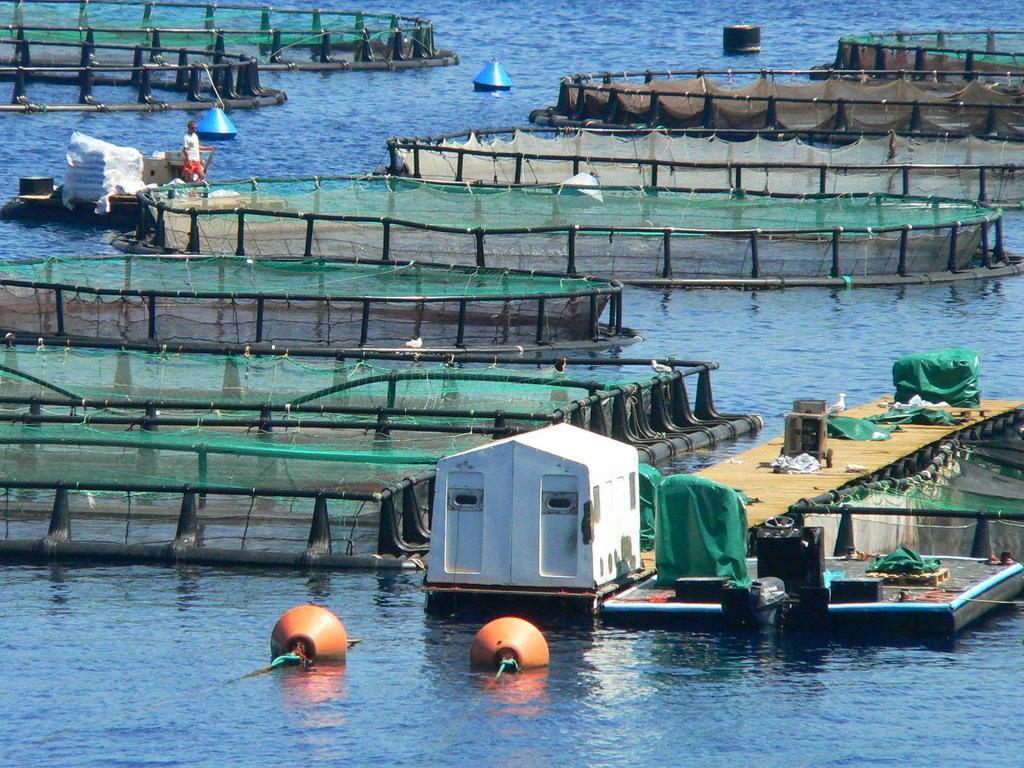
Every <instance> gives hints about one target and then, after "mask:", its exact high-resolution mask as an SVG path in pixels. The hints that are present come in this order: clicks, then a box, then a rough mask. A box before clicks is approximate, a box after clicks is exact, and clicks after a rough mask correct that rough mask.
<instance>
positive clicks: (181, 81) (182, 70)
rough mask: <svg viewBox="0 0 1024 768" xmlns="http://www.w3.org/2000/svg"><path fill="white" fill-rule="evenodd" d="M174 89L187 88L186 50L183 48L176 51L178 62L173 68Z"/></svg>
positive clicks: (181, 89)
mask: <svg viewBox="0 0 1024 768" xmlns="http://www.w3.org/2000/svg"><path fill="white" fill-rule="evenodd" d="M174 90H176V91H185V90H188V51H187V50H185V49H184V48H182V49H180V50H179V51H178V64H177V68H176V69H175V70H174Z"/></svg>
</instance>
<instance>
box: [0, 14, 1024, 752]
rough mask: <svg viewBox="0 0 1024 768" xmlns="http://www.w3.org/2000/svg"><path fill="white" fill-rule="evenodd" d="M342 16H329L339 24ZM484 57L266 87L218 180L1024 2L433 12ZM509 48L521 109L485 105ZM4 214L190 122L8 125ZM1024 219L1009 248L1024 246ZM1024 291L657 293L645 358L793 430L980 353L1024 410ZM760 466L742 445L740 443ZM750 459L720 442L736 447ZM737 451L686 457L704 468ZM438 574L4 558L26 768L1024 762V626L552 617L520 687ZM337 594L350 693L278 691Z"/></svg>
mask: <svg viewBox="0 0 1024 768" xmlns="http://www.w3.org/2000/svg"><path fill="white" fill-rule="evenodd" d="M322 6H323V7H327V4H326V3H324V4H322ZM385 10H389V11H390V10H394V11H399V12H406V13H412V14H420V15H424V16H429V17H431V18H433V19H435V21H436V23H437V41H438V44H439V45H441V46H442V47H451V48H454V49H455V50H457V51H458V52H459V54H460V56H461V57H462V61H463V64H462V65H461V66H458V67H451V68H445V69H434V70H424V71H416V72H404V73H397V74H395V73H353V74H341V75H324V76H321V75H315V74H307V75H297V74H281V75H264V84H267V85H280V86H281V87H283V88H285V89H286V90H287V91H288V94H289V101H288V102H287V104H285V105H284V106H282V107H279V108H267V109H262V110H256V111H253V112H236V113H233V114H232V119H233V120H234V122H235V124H236V125H237V127H238V128H239V131H240V138H239V139H238V141H236V142H235V143H233V144H231V145H229V146H228V147H226V148H225V149H224V150H223V151H222V152H220V153H219V154H218V157H217V159H216V164H215V166H214V168H215V175H216V176H218V177H221V178H232V177H239V176H247V175H256V174H258V175H287V174H295V175H306V174H310V173H320V174H324V175H326V174H332V173H343V172H361V171H366V170H369V169H372V168H374V167H376V166H378V165H381V164H383V163H384V162H385V161H386V151H385V144H384V142H385V139H386V138H387V137H388V136H391V135H396V134H398V135H422V134H430V133H441V132H447V131H456V130H462V129H465V128H468V127H485V126H489V127H495V126H504V125H515V124H523V123H525V121H526V116H527V114H528V112H529V111H530V110H531V109H534V108H536V107H539V106H544V105H547V104H550V103H552V102H553V101H554V99H555V98H556V95H557V82H558V78H559V77H560V76H561V75H563V74H566V73H571V72H578V71H593V70H600V69H627V68H628V69H644V68H672V67H677V68H695V67H698V66H705V67H718V66H723V67H724V66H734V67H747V66H786V67H805V66H811V65H814V64H818V63H822V62H825V61H829V60H830V59H831V58H832V57H833V55H834V51H835V41H836V38H837V37H838V36H839V35H840V34H842V33H847V32H855V31H867V30H873V29H891V28H896V27H902V28H938V27H957V26H960V27H962V26H965V25H966V26H972V27H980V28H984V27H988V26H994V27H1011V28H1013V27H1017V28H1019V27H1020V26H1022V25H1021V8H1020V5H1019V3H1018V2H1012V1H1011V0H995V1H993V2H981V3H975V4H973V5H972V6H971V7H970V9H969V12H967V13H965V10H968V9H965V8H964V6H963V5H961V4H954V3H949V2H942V3H934V2H924V0H905V2H902V3H889V2H881V0H864V1H862V2H857V3H834V2H814V3H811V2H806V1H805V0H794V1H791V2H781V1H780V0H772V1H770V2H758V3H750V2H746V3H740V2H714V3H712V2H706V1H701V2H690V3H679V2H647V3H642V4H641V3H631V4H626V3H615V2H597V1H596V0H580V1H579V2H574V3H545V2H539V0H521V1H520V2H505V1H501V0H499V1H497V2H490V3H480V2H461V3H457V2H451V1H450V0H448V1H445V2H425V3H424V4H423V5H418V6H412V5H405V4H403V5H401V6H393V7H387V8H385ZM737 22H749V23H759V24H762V25H763V27H764V32H763V46H764V52H763V53H762V54H761V55H760V56H757V57H753V58H742V59H738V58H726V57H724V56H723V55H722V54H721V27H722V25H723V24H727V23H737ZM491 58H498V59H500V60H501V61H502V63H503V64H504V65H505V66H506V68H507V69H508V70H509V72H510V74H511V75H512V77H513V79H514V81H515V88H514V90H513V91H512V92H511V93H508V94H501V95H496V96H495V95H487V94H479V93H475V92H474V91H473V90H472V87H471V85H470V82H471V80H472V78H473V76H474V75H475V74H476V72H477V71H478V70H479V68H480V67H482V66H483V64H484V63H486V62H487V61H489V60H490V59H491ZM0 119H2V120H3V121H4V122H5V130H4V132H3V135H4V140H3V141H2V142H0V167H3V168H4V169H5V175H4V178H3V179H0V192H2V193H3V196H4V197H8V196H10V195H13V194H14V193H15V190H16V183H17V182H16V179H17V177H18V176H19V175H31V174H39V173H52V174H54V175H58V176H59V174H60V168H61V165H62V163H63V151H64V147H65V144H66V142H67V138H68V136H69V135H70V133H71V131H72V130H83V131H86V132H87V133H91V134H93V135H96V136H98V137H101V138H104V139H107V140H110V141H115V142H119V143H126V144H131V145H134V146H140V147H141V148H143V149H145V150H147V151H152V150H157V149H165V148H173V147H176V146H178V142H179V141H180V135H181V133H182V127H183V123H184V120H185V117H184V115H182V114H181V113H168V114H154V115H131V114H125V115H120V114H111V115H64V114H50V115H33V116H14V115H8V116H4V117H2V118H0ZM1022 231H1024V227H1022V226H1021V221H1020V220H1019V219H1018V220H1014V221H1011V222H1010V224H1009V231H1008V241H1009V243H1010V245H1011V247H1016V248H1017V250H1019V251H1024V233H1022ZM106 250H108V246H107V245H106V239H105V236H104V235H103V234H102V233H100V234H93V233H84V232H82V231H74V230H68V229H64V228H61V227H57V226H49V225H36V226H25V225H14V224H3V225H2V226H0V258H11V259H16V258H25V257H34V256H41V255H52V254H70V253H76V254H84V253H95V252H100V251H106ZM1022 306H1024V280H1021V279H1017V280H1003V281H988V282H979V283H965V284H960V285H955V286H934V287H926V286H917V287H907V288H893V289H877V290H852V291H841V292H832V291H823V290H787V291H784V292H754V293H751V292H727V291H675V292H662V291H644V290H632V291H630V293H629V296H628V299H627V308H626V321H627V324H628V325H630V326H632V327H635V328H637V329H639V330H641V331H642V332H643V333H644V335H645V336H646V340H645V341H644V342H642V343H641V344H639V345H636V346H633V347H632V348H630V349H629V350H627V353H628V354H634V353H635V354H638V355H654V354H666V355H667V354H673V355H678V356H681V357H688V358H701V359H712V360H717V361H719V362H720V363H721V365H722V368H721V370H720V371H719V372H718V373H717V374H716V395H717V397H718V400H719V405H720V406H721V407H723V408H725V409H729V410H739V409H745V410H756V411H759V412H761V413H763V414H765V416H766V417H767V418H768V421H769V428H768V430H767V433H768V434H772V433H775V432H778V430H779V429H780V427H781V415H782V414H783V413H784V412H785V411H786V410H787V408H788V406H789V404H790V402H791V401H792V400H793V399H794V398H795V397H800V396H814V397H823V398H833V397H834V396H835V394H836V393H837V392H839V391H845V392H846V393H847V396H848V399H849V400H851V401H853V402H859V401H864V400H867V399H869V398H874V397H877V396H879V395H881V394H884V393H886V392H887V390H888V387H889V370H890V366H891V363H892V361H893V359H895V358H896V357H898V356H899V355H902V354H905V353H908V352H913V351H919V350H922V349H928V348H933V347H937V346H945V345H954V344H955V345H964V346H972V347H975V348H977V349H978V350H980V351H981V353H982V359H983V369H982V384H983V389H984V393H985V395H986V396H990V397H1007V398H1010V397H1021V395H1022V392H1021V384H1020V367H1021V365H1020V361H1021V355H1020V347H1019V346H1018V345H1019V344H1020V340H1021V332H1022V330H1024V321H1022V319H1021V317H1020V307H1022ZM740 447H742V446H740ZM736 449H737V448H736V447H732V448H729V447H727V448H725V449H723V452H728V451H731V450H736ZM720 455H721V453H706V454H703V455H701V456H699V457H696V458H694V459H690V460H688V461H687V462H686V464H687V465H689V466H692V465H695V464H700V463H706V462H708V461H711V460H714V459H715V458H717V457H718V456H720ZM420 581H421V577H420V576H418V575H414V574H400V575H395V574H388V575H377V574H367V573H345V574H331V575H326V576H312V577H311V576H308V575H298V574H281V573H274V574H261V573H256V572H237V571H234V572H223V571H216V570H210V569H199V568H181V569H170V568H144V567H136V568H61V567H47V568H35V567H7V568H0V658H2V659H3V660H4V663H5V665H6V674H5V675H4V676H3V683H2V684H0V691H2V693H3V695H2V697H0V702H2V707H3V719H2V721H0V722H2V726H0V765H19V766H20V765H61V766H91V765H125V766H177V765H211V766H217V765H319V764H324V765H335V764H346V765H438V764H444V765H455V766H467V767H468V766H479V765H523V766H535V765H544V766H547V765H563V764H566V765H568V764H581V765H582V764H585V765H595V766H605V765H608V766H611V765H615V766H620V765H638V764H641V763H643V764H649V765H668V764H689V765H699V766H703V765H709V766H712V765H729V766H735V765H740V764H749V763H755V762H756V763H757V764H760V765H769V766H775V765H786V766H804V765H814V766H846V765H865V764H872V765H897V764H898V765H902V766H907V765H926V764H929V765H936V766H945V765H952V764H956V763H959V764H966V765H978V764H981V763H982V762H985V763H988V762H990V761H993V760H995V761H998V762H1000V763H1004V764H1011V765H1015V764H1019V763H1020V762H1021V755H1022V754H1024V749H1022V747H1024V739H1022V737H1021V735H1020V734H1021V732H1022V726H1024V715H1022V714H1021V711H1020V707H1019V706H1018V705H1017V702H1016V696H1015V694H1016V693H1017V692H1018V691H1019V690H1020V689H1021V686H1022V684H1024V671H1022V670H1024V665H1022V663H1021V662H1022V657H1024V647H1022V645H1021V638H1022V637H1024V618H1022V616H1021V614H1020V613H1019V612H1018V611H1016V610H1015V609H1011V610H1010V611H1008V612H1003V613H1001V614H999V615H997V616H995V617H994V618H992V619H990V620H988V621H986V622H984V623H983V624H981V625H979V626H977V627H976V628H973V629H971V630H970V631H968V632H966V633H965V634H964V635H963V636H962V637H961V638H960V639H959V640H958V641H957V642H956V643H944V644H938V645H936V644H931V643H905V644H882V645H873V644H851V643H842V642H836V641H831V640H826V639H822V638H818V637H814V636H799V635H798V636H787V637H778V636H776V635H774V634H757V635H738V636H724V637H723V636H712V635H704V634H696V633H693V634H683V635H678V634H672V633H666V632H632V631H629V632H627V631H619V630H611V629H603V628H597V629H593V630H591V629H582V628H579V627H576V628H567V627H552V628H550V629H549V631H548V638H549V641H550V644H551V652H552V666H551V669H550V671H549V672H548V673H547V675H545V676H541V677H530V678H527V677H523V678H511V679H508V680H506V681H505V682H503V683H502V684H500V685H496V684H494V683H493V681H490V680H488V679H487V678H486V677H481V676H478V675H474V674H471V673H470V672H469V671H468V670H467V658H468V649H469V645H470V643H471V641H472V637H473V634H474V632H475V630H476V628H477V627H476V626H475V625H471V624H464V623H452V622H447V621H442V620H436V619H430V618H427V617H426V616H425V615H424V613H423V596H422V593H421V592H420ZM305 601H314V602H318V603H321V604H323V605H326V606H328V607H330V608H331V609H332V610H334V611H336V612H337V613H339V614H340V615H341V616H342V617H343V618H344V620H345V622H346V624H347V626H348V628H349V632H350V634H351V635H353V636H354V637H357V638H360V639H362V640H363V642H362V643H361V644H359V645H358V646H356V647H355V648H354V649H353V651H352V654H351V656H350V662H349V664H348V666H347V668H346V669H345V670H344V671H343V672H341V673H331V672H329V671H328V670H322V671H320V672H317V673H314V674H296V673H275V674H271V675H264V676H260V677H255V678H248V679H241V680H239V679H238V678H240V677H241V676H242V675H244V674H245V673H247V672H249V671H251V670H254V669H256V668H258V667H260V666H262V665H263V664H265V663H266V661H267V659H268V652H269V651H268V637H269V632H270V629H271V627H272V626H273V624H274V622H275V621H276V619H277V618H278V616H280V614H281V613H283V612H284V611H285V610H287V609H288V608H289V607H291V606H292V605H295V604H297V603H301V602H305Z"/></svg>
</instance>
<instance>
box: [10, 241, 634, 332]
mask: <svg viewBox="0 0 1024 768" xmlns="http://www.w3.org/2000/svg"><path fill="white" fill-rule="evenodd" d="M240 255H244V254H240ZM111 258H112V259H115V260H120V259H122V258H124V257H119V256H115V257H111ZM142 258H143V259H145V258H147V257H142ZM315 260H316V262H317V263H318V264H322V265H330V264H357V263H360V262H358V261H356V260H346V259H326V258H317V259H315ZM96 261H97V262H102V259H97V260H96ZM261 261H265V262H287V261H295V260H288V259H261ZM40 263H42V262H40ZM362 263H366V262H362ZM372 263H373V264H378V263H379V262H372ZM419 266H420V267H423V268H426V269H437V270H443V271H445V272H457V273H458V272H461V273H465V274H466V275H473V274H478V273H479V271H480V270H479V268H475V267H460V266H457V265H441V264H430V263H420V264H419ZM493 273H494V275H495V277H496V278H499V277H501V276H502V275H513V276H517V277H531V276H537V277H558V276H559V275H553V274H551V273H542V272H521V271H518V270H511V269H501V270H498V269H496V270H493ZM578 279H581V280H588V281H592V282H593V284H592V285H590V286H588V287H587V288H585V289H581V290H564V291H536V292H526V293H516V292H510V293H504V294H500V295H499V294H495V293H493V292H481V293H460V294H457V295H455V294H452V295H445V294H437V295H431V294H415V295H409V294H386V293H380V294H373V293H367V292H361V293H350V294H348V293H337V294H326V295H325V294H323V293H306V292H303V291H301V290H300V291H297V292H291V291H287V292H280V293H273V292H266V291H236V290H230V291H228V290H221V291H215V290H209V291H195V290H171V289H162V290H157V289H139V288H103V287H98V286H95V285H80V284H75V283H67V282H61V281H53V280H26V279H20V278H12V277H9V276H6V275H4V274H3V273H2V271H0V286H4V287H11V288H29V289H32V290H35V291H48V292H52V293H53V301H54V323H55V326H56V327H55V328H53V329H52V333H53V334H54V335H55V336H58V337H59V336H64V335H65V313H64V297H65V295H76V296H77V295H87V296H98V297H100V296H113V297H121V298H129V297H131V298H139V299H143V300H145V302H146V306H147V330H146V338H147V339H149V340H150V341H154V342H160V341H161V337H160V333H159V321H158V318H159V300H160V299H173V300H181V299H194V300H196V301H202V300H227V301H232V302H234V301H254V302H256V318H255V328H254V336H255V338H254V339H252V342H253V343H254V344H261V343H263V342H264V341H267V342H273V341H274V340H273V339H265V338H264V308H265V305H266V302H268V301H271V302H273V301H287V302H289V303H309V304H313V305H314V306H319V305H324V306H325V307H330V306H331V305H332V304H333V305H337V304H353V305H359V306H360V307H361V314H360V326H359V343H358V346H360V347H364V346H367V345H369V344H370V343H371V342H370V338H369V336H370V321H371V319H372V316H373V314H374V313H373V308H374V307H380V306H384V307H385V309H384V310H382V312H383V313H384V314H385V316H386V312H387V307H386V305H394V304H402V305H411V306H417V307H421V308H423V309H424V310H426V309H427V308H428V307H431V306H441V307H444V306H445V305H453V304H457V305H458V317H457V320H456V322H455V327H454V329H453V330H454V337H455V338H454V342H453V343H454V346H456V347H464V346H466V343H465V339H466V332H467V324H468V320H467V314H468V310H469V307H470V305H475V304H485V305H487V304H500V305H506V304H508V303H510V302H535V303H536V314H535V317H534V323H533V325H534V342H535V343H536V344H537V345H538V346H541V345H544V344H545V343H547V342H548V338H547V323H548V319H549V318H548V315H547V307H548V305H549V302H554V301H560V300H572V299H586V300H587V301H588V309H587V311H588V322H587V328H588V339H589V341H591V342H599V341H601V340H602V339H605V338H607V337H618V336H622V335H623V334H624V333H625V332H626V329H624V327H623V297H622V283H620V282H618V281H616V280H611V281H603V280H601V281H599V280H596V279H592V278H589V277H584V278H578ZM602 299H604V300H605V301H607V302H608V305H609V315H610V317H609V321H608V323H606V324H604V326H603V327H602V324H601V315H602V314H603V312H604V307H603V306H602V301H601V300H602ZM376 314H377V315H380V314H381V313H376ZM579 341H582V339H581V340H579Z"/></svg>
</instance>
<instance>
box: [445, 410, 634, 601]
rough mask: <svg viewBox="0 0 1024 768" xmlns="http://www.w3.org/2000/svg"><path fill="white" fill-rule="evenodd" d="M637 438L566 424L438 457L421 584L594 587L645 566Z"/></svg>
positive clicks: (535, 587)
mask: <svg viewBox="0 0 1024 768" xmlns="http://www.w3.org/2000/svg"><path fill="white" fill-rule="evenodd" d="M638 475H639V473H638V455H637V451H636V449H635V448H633V447H632V446H629V445H626V444H625V443H620V442H618V441H617V440H612V439H610V438H607V437H604V436H602V435H598V434H595V433H593V432H589V431H587V430H584V429H579V428H577V427H574V426H571V425H568V424H557V425H554V426H550V427H545V428H544V429H539V430H536V431H533V432H528V433H526V434H522V435H517V436H515V437H510V438H506V439H503V440H496V441H495V442H493V443H489V444H487V445H483V446H479V447H477V448H473V449H471V450H468V451H464V452H462V453H458V454H455V455H453V456H449V457H446V458H444V459H442V460H441V461H440V462H439V463H438V465H437V481H436V484H435V491H434V499H433V519H432V523H431V546H430V558H429V564H428V569H427V580H426V583H427V588H428V590H429V589H430V587H431V586H433V585H437V587H439V588H442V589H443V588H445V587H446V586H451V587H455V586H464V587H474V586H479V587H500V588H512V589H517V588H526V589H528V590H536V589H538V588H549V589H551V590H581V591H584V592H591V593H592V592H596V591H599V590H601V589H602V588H603V587H605V586H606V585H609V584H613V583H615V582H617V581H621V580H622V579H623V578H624V577H627V576H628V575H630V574H633V573H635V572H637V571H639V570H640V569H641V568H642V564H641V559H640V488H639V484H638Z"/></svg>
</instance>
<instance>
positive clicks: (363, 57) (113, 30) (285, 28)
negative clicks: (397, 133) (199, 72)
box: [0, 0, 439, 64]
mask: <svg viewBox="0 0 1024 768" xmlns="http://www.w3.org/2000/svg"><path fill="white" fill-rule="evenodd" d="M3 2H6V3H9V4H13V5H14V6H15V9H14V13H13V16H12V18H13V21H14V23H12V24H7V25H4V26H2V27H0V29H7V30H8V31H16V30H24V29H33V30H36V31H40V32H55V33H59V34H61V35H66V34H69V33H70V34H73V33H76V32H77V33H78V34H80V35H81V34H87V35H88V36H89V37H90V38H91V37H92V34H93V32H99V33H110V34H122V35H123V34H144V35H147V37H148V40H146V41H144V42H149V44H150V45H153V46H156V47H159V45H160V43H159V38H160V36H161V34H162V35H163V36H166V37H173V36H174V35H179V36H181V35H189V36H196V35H206V34H208V35H210V36H211V41H210V42H211V45H217V44H219V45H220V46H223V35H224V34H225V33H226V34H229V35H242V36H245V37H249V38H257V39H255V41H254V43H253V44H254V45H256V46H257V47H258V48H259V49H260V52H261V53H269V54H270V61H271V62H274V63H279V62H281V54H282V53H283V51H284V50H286V49H287V48H291V47H295V46H296V45H301V46H302V47H305V48H311V49H319V50H320V52H321V54H320V59H319V60H320V63H322V64H329V63H331V62H332V60H331V56H330V51H331V50H332V49H334V48H340V47H350V46H351V47H354V48H355V51H356V57H355V61H356V62H357V63H368V62H373V61H374V60H375V59H374V46H373V43H374V42H378V41H379V42H381V43H383V45H384V48H385V51H386V55H387V60H388V61H391V62H394V61H403V60H406V59H429V58H434V57H436V56H438V55H439V52H438V51H437V50H436V48H435V46H434V25H433V22H432V21H431V20H429V19H425V18H422V17H419V16H404V15H399V14H376V13H369V12H365V11H335V10H329V9H327V10H325V9H319V8H315V9H309V10H305V9H297V8H270V7H267V6H258V5H244V4H232V3H227V4H225V3H216V4H215V3H187V2H181V3H179V2H151V1H149V0H138V1H135V0H130V1H125V0H84V1H83V0H55V2H54V3H51V2H46V5H48V6H51V5H54V4H57V5H61V4H63V5H68V6H71V5H74V6H77V7H78V13H77V14H76V15H73V16H72V15H69V18H68V20H67V23H66V24H64V25H39V24H36V25H33V24H25V23H24V12H23V9H24V8H26V7H31V6H32V5H33V3H32V2H31V1H30V2H28V3H26V2H24V0H3ZM103 7H110V8H118V9H123V8H133V7H137V8H138V9H139V10H140V16H139V20H138V24H137V25H131V24H130V23H129V26H112V25H111V23H109V22H108V21H107V20H102V19H97V20H96V21H98V22H99V23H98V24H94V23H93V20H90V18H89V9H90V8H103ZM161 8H170V9H175V10H176V11H183V10H188V9H195V10H201V11H203V14H202V16H201V17H200V16H199V15H198V14H197V17H196V19H195V24H194V25H189V24H188V23H187V22H185V21H182V20H180V19H177V20H174V21H169V22H168V23H167V24H160V23H159V21H158V20H157V19H156V18H155V17H154V9H155V10H156V11H157V15H159V9H161ZM217 10H223V11H249V12H251V13H252V14H253V16H254V17H255V14H257V13H258V14H259V23H258V25H255V23H254V25H251V26H247V27H239V26H231V25H232V24H236V25H237V16H235V17H234V18H231V19H222V20H218V18H217V13H216V12H217ZM275 17H276V19H282V18H283V23H274V21H276V19H275ZM367 18H370V19H371V20H375V21H377V22H378V24H379V23H380V22H381V21H384V20H386V26H372V25H370V26H368V25H367ZM307 19H308V26H302V27H297V26H295V25H296V24H297V23H299V22H301V21H305V20H307ZM110 21H112V20H110ZM296 35H298V36H300V38H301V39H303V42H302V43H295V42H289V43H287V44H283V43H282V39H283V37H285V36H293V37H294V36H296ZM339 37H341V38H350V40H349V41H346V42H338V40H337V38H339ZM351 38H354V39H351ZM406 42H408V43H409V45H410V52H409V54H408V55H407V53H406V50H405V48H406Z"/></svg>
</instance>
